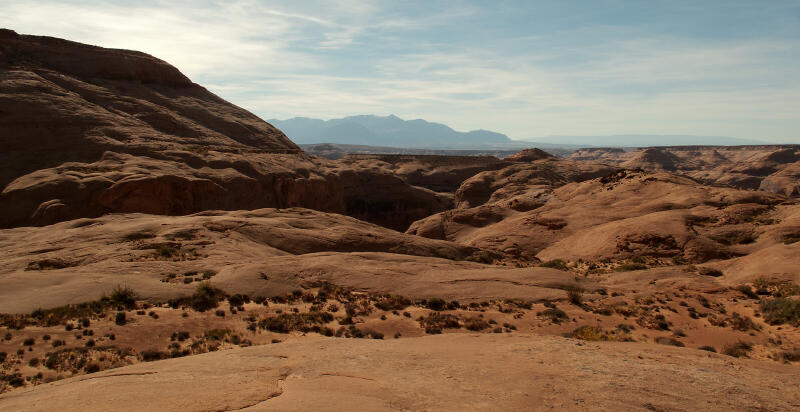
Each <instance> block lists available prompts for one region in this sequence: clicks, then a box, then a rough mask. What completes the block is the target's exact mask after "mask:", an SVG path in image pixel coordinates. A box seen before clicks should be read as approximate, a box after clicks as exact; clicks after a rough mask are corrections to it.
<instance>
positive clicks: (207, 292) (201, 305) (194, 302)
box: [190, 282, 225, 312]
mask: <svg viewBox="0 0 800 412" xmlns="http://www.w3.org/2000/svg"><path fill="white" fill-rule="evenodd" d="M222 299H225V292H223V291H222V290H221V289H217V288H215V287H214V286H212V285H211V283H209V282H203V283H201V284H200V286H198V287H197V289H195V292H194V294H193V295H192V296H191V298H190V306H191V307H192V309H194V310H196V311H198V312H205V311H207V310H210V309H214V308H216V307H217V306H219V301H221V300H222Z"/></svg>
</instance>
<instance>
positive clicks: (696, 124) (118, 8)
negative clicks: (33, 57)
mask: <svg viewBox="0 0 800 412" xmlns="http://www.w3.org/2000/svg"><path fill="white" fill-rule="evenodd" d="M634 6H635V2H634V3H630V4H627V5H623V7H620V10H619V11H618V13H608V10H605V9H603V8H597V9H593V8H592V7H593V6H591V5H586V6H584V7H581V8H578V7H576V6H575V5H562V4H560V3H558V4H546V3H536V4H533V5H526V6H520V5H507V4H504V3H497V4H495V5H489V4H485V3H481V2H469V1H463V2H458V3H454V2H447V3H436V2H424V3H418V4H413V3H410V4H409V3H404V4H400V3H397V2H389V1H379V2H361V1H351V0H338V1H304V2H297V1H270V2H263V1H255V0H249V1H232V2H216V1H214V2H211V1H207V2H196V1H192V2H190V1H185V0H184V1H169V2H167V1H143V2H137V3H129V2H117V3H113V2H112V3H107V2H94V1H89V0H73V1H53V0H44V1H36V2H31V1H21V0H6V1H5V2H3V3H2V4H0V15H3V16H4V18H3V23H2V24H3V25H4V26H7V27H9V28H12V29H15V30H17V31H19V32H22V33H30V34H44V35H52V36H57V37H64V38H69V39H72V40H76V41H81V42H86V43H91V44H97V45H101V46H106V47H115V48H128V49H136V50H141V51H144V52H147V53H150V54H153V55H155V56H157V57H159V58H162V59H164V60H166V61H168V62H170V63H172V64H174V65H175V66H177V67H178V68H180V69H181V70H182V71H183V72H184V73H186V74H187V75H188V76H190V77H191V78H192V79H193V80H195V81H197V82H199V83H201V84H204V85H206V86H207V87H209V88H210V89H211V90H212V91H214V92H216V93H218V94H220V95H221V96H222V97H224V98H226V99H228V100H230V101H232V102H234V103H236V104H238V105H241V106H243V107H245V108H247V109H249V110H251V111H253V112H255V113H257V114H259V115H261V116H262V117H264V118H271V117H279V118H285V117H292V116H310V117H322V118H331V117H339V116H345V115H352V114H361V113H375V114H389V113H395V114H398V115H400V116H403V117H410V118H418V117H423V118H426V119H429V120H433V121H440V122H444V123H447V124H450V125H452V126H454V127H455V128H457V129H461V130H466V129H477V128H484V129H491V130H497V131H501V132H504V133H508V134H509V135H511V136H512V137H517V138H528V137H534V136H541V135H549V134H569V135H577V134H590V135H597V134H617V133H675V134H677V133H686V134H707V135H729V136H736V137H750V138H763V139H768V140H779V141H787V142H788V141H794V142H797V141H798V140H800V139H799V138H800V136H798V135H797V130H800V114H798V113H800V82H798V81H797V79H800V56H798V54H797V51H796V50H797V49H796V44H797V43H798V40H800V29H798V27H800V21H798V15H800V13H798V7H796V6H792V5H791V3H788V2H779V1H776V2H775V3H772V6H771V7H767V8H759V9H754V8H752V7H749V6H747V5H739V4H738V3H736V4H734V5H733V6H730V7H728V5H727V4H725V3H721V4H720V5H719V7H717V8H716V9H714V13H710V12H708V11H706V10H704V8H700V7H689V8H687V7H688V6H687V7H681V6H674V8H673V9H669V8H668V7H667V6H659V8H660V9H659V10H658V11H659V13H650V11H649V10H647V8H638V7H634ZM734 6H735V7H734ZM604 13H605V14H604ZM619 13H622V14H621V15H617V14H619ZM624 13H628V14H627V15H626V14H624ZM703 13H707V14H708V16H705V17H704V16H703ZM715 13H716V14H715ZM756 13H757V14H758V15H757V19H756V17H752V18H751V17H750V16H751V15H755V14H756ZM661 15H663V16H669V19H668V20H663V21H662V20H659V19H658V18H657V17H652V16H661ZM598 16H600V17H598ZM720 16H722V17H720ZM723 17H724V18H725V19H728V20H729V21H718V20H720V19H721V18H723ZM647 19H650V20H647ZM43 22H47V24H43ZM727 23H731V24H734V23H735V24H740V25H742V26H741V27H739V28H738V29H737V28H736V27H734V28H733V29H731V28H729V27H727V26H725V24H727ZM744 23H748V24H750V25H744ZM703 24H706V25H707V26H702V25H703ZM715 24H716V25H715ZM750 26H758V27H757V28H751V27H750Z"/></svg>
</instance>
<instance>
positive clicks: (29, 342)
mask: <svg viewBox="0 0 800 412" xmlns="http://www.w3.org/2000/svg"><path fill="white" fill-rule="evenodd" d="M35 343H36V339H34V338H25V340H23V341H22V344H23V345H25V346H33V345H34V344H35Z"/></svg>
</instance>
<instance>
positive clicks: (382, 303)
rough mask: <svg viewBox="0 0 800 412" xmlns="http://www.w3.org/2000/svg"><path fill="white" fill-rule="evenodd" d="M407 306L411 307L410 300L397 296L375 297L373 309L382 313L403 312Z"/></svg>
mask: <svg viewBox="0 0 800 412" xmlns="http://www.w3.org/2000/svg"><path fill="white" fill-rule="evenodd" d="M440 300H441V299H440ZM409 306H411V300H410V299H408V298H404V297H402V296H397V295H388V294H387V295H381V296H378V297H377V301H376V302H375V307H376V308H378V309H380V310H384V311H388V310H403V309H405V308H407V307H409Z"/></svg>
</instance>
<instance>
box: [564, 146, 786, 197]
mask: <svg viewBox="0 0 800 412" xmlns="http://www.w3.org/2000/svg"><path fill="white" fill-rule="evenodd" d="M569 159H571V160H575V161H593V162H602V163H606V164H610V165H617V166H621V167H625V168H628V169H643V170H648V171H667V172H673V173H678V174H683V175H686V176H689V177H692V178H694V179H696V180H698V181H700V182H702V183H705V184H710V185H724V186H730V187H735V188H739V189H750V190H765V191H768V192H772V193H782V194H785V195H788V196H797V195H798V192H797V185H796V183H795V182H796V180H793V178H792V177H793V176H795V175H796V173H795V172H794V170H797V168H798V167H800V166H798V165H800V146H797V145H785V146H777V145H773V146H674V147H650V148H644V149H638V150H633V151H627V152H626V151H625V150H622V149H597V148H593V149H581V150H578V151H576V152H575V153H573V154H572V155H570V156H569Z"/></svg>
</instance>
